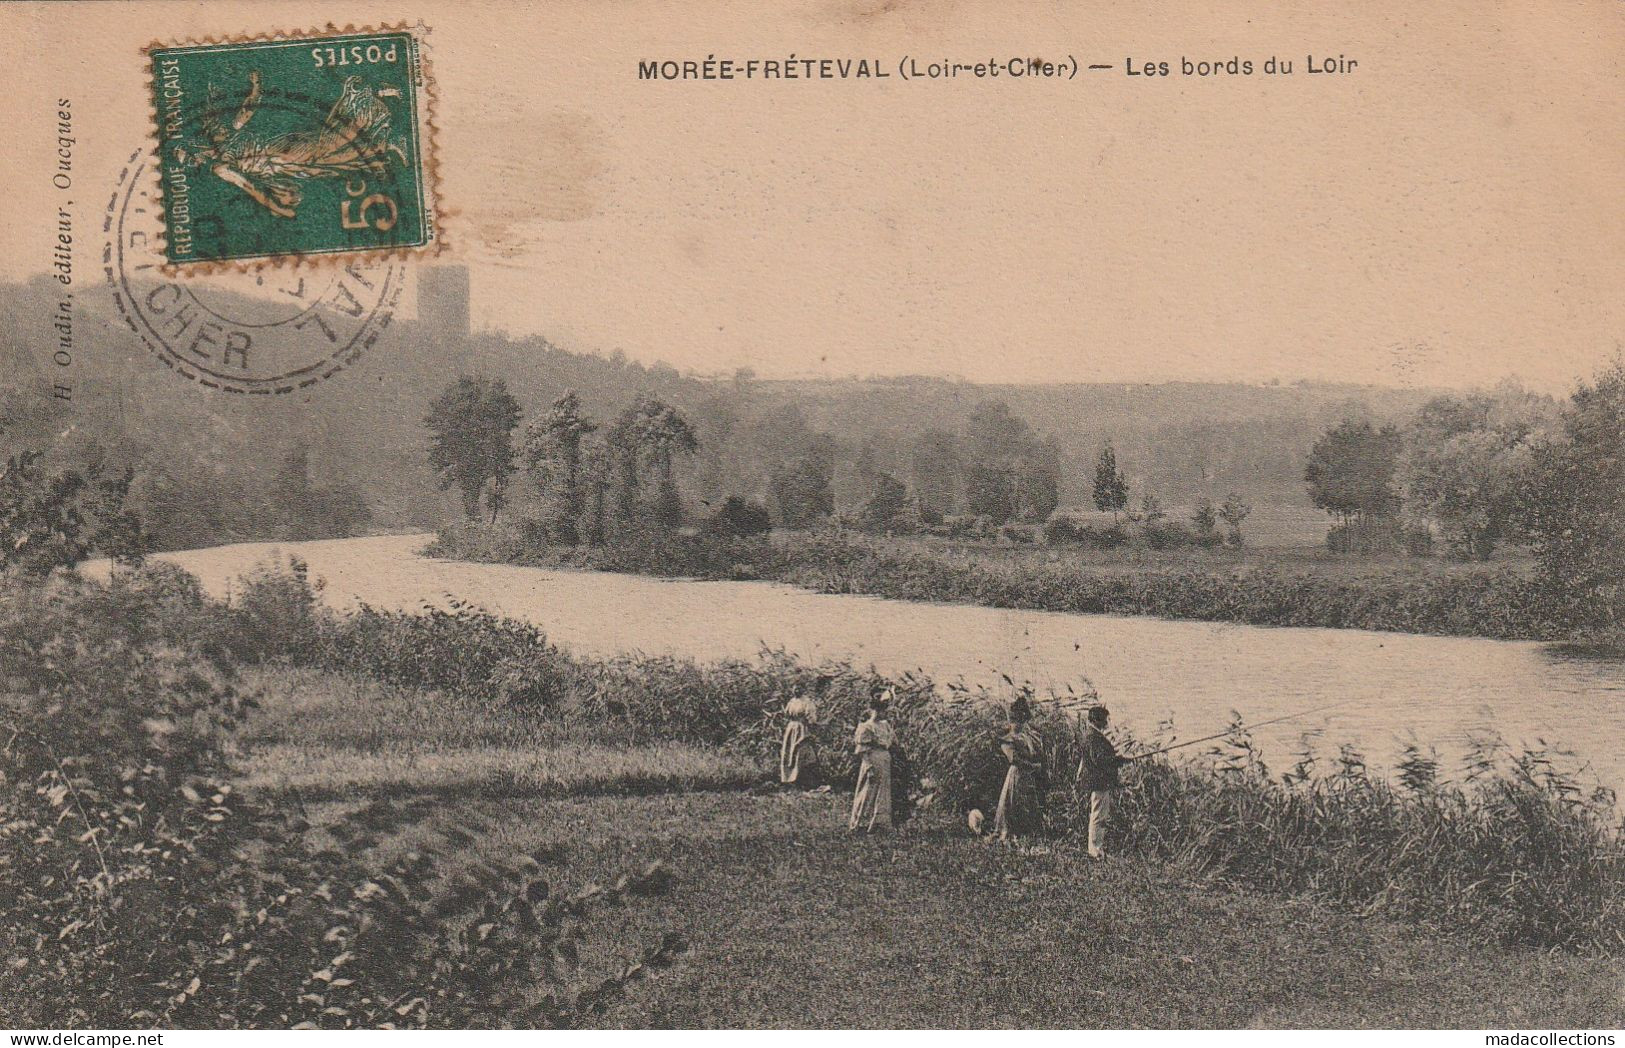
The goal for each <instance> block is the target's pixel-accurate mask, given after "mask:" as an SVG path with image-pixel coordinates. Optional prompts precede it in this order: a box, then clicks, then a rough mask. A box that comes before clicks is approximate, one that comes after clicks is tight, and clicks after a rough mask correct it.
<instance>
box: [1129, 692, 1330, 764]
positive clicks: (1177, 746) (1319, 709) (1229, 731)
mask: <svg viewBox="0 0 1625 1048" xmlns="http://www.w3.org/2000/svg"><path fill="white" fill-rule="evenodd" d="M1357 701H1359V700H1357V699H1344V700H1342V701H1341V702H1333V703H1328V704H1327V705H1325V706H1316V707H1315V708H1314V709H1312V710H1299V711H1298V712H1296V713H1288V714H1284V715H1282V716H1280V717H1271V718H1270V719H1269V720H1261V721H1256V722H1254V723H1252V724H1237V725H1234V726H1232V727H1229V728H1226V729H1225V730H1224V731H1221V732H1216V733H1215V734H1212V735H1204V736H1202V737H1201V738H1200V739H1191V740H1189V741H1187V742H1176V743H1174V744H1173V745H1172V746H1164V747H1163V748H1162V749H1160V750H1152V751H1151V752H1149V753H1136V754H1135V755H1134V756H1132V757H1130V758H1128V759H1129V760H1132V761H1137V760H1142V759H1144V758H1146V757H1155V756H1156V755H1157V754H1159V753H1168V752H1169V751H1171V750H1182V749H1184V748H1185V747H1186V746H1195V745H1197V744H1198V743H1202V742H1212V741H1213V740H1214V739H1222V738H1225V737H1227V736H1230V735H1234V734H1236V733H1237V732H1242V731H1252V730H1253V729H1254V728H1263V727H1266V726H1268V725H1271V724H1280V723H1281V722H1282V721H1289V720H1296V719H1297V718H1299V717H1307V716H1309V715H1310V714H1314V713H1325V712H1326V711H1327V710H1335V709H1337V708H1338V707H1339V706H1347V705H1348V704H1350V703H1351V702H1357Z"/></svg>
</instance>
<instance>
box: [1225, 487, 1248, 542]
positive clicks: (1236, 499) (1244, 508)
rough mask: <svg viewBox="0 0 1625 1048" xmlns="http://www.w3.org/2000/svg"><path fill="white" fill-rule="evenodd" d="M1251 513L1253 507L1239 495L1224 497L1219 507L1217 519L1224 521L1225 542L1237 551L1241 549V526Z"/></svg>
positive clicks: (1232, 494)
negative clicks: (1225, 530) (1226, 530)
mask: <svg viewBox="0 0 1625 1048" xmlns="http://www.w3.org/2000/svg"><path fill="white" fill-rule="evenodd" d="M1252 512H1253V507H1252V506H1251V505H1250V504H1249V503H1247V502H1246V501H1244V500H1243V499H1242V497H1241V496H1240V495H1237V494H1236V493H1234V492H1231V493H1230V494H1228V495H1226V496H1225V497H1224V502H1223V503H1222V504H1221V505H1220V506H1219V519H1220V520H1222V521H1224V526H1225V527H1226V528H1227V529H1229V531H1228V533H1227V534H1226V535H1225V537H1224V540H1225V541H1226V542H1228V543H1229V544H1230V545H1232V546H1235V547H1237V548H1238V549H1239V548H1240V547H1241V543H1242V538H1241V525H1242V522H1243V521H1245V520H1246V519H1247V518H1248V517H1250V516H1251V515H1252Z"/></svg>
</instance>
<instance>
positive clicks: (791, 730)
mask: <svg viewBox="0 0 1625 1048" xmlns="http://www.w3.org/2000/svg"><path fill="white" fill-rule="evenodd" d="M784 713H785V716H786V717H788V718H789V721H788V722H787V723H786V724H785V726H784V737H783V738H782V739H781V740H780V741H779V784H780V785H781V786H794V787H797V788H799V789H804V790H805V789H811V788H813V787H814V786H815V785H817V784H816V783H814V782H813V781H812V780H813V777H814V775H815V774H816V773H815V772H814V770H813V752H812V750H813V734H812V727H813V725H815V724H817V723H818V703H817V702H815V701H813V700H812V699H810V698H807V697H805V696H801V697H798V698H794V699H791V700H790V703H789V705H787V706H785V708H784Z"/></svg>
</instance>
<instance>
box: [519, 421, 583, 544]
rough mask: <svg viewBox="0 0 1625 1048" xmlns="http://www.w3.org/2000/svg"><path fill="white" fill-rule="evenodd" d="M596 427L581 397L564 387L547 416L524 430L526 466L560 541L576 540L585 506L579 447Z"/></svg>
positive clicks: (572, 541) (571, 541) (573, 541)
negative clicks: (546, 505)
mask: <svg viewBox="0 0 1625 1048" xmlns="http://www.w3.org/2000/svg"><path fill="white" fill-rule="evenodd" d="M597 429H598V426H597V424H596V423H594V422H592V421H591V420H590V419H588V418H587V417H586V416H584V415H583V414H582V413H581V398H580V397H579V396H577V395H576V391H575V390H573V389H567V390H565V391H564V394H563V395H562V396H560V397H559V398H558V399H557V400H555V401H553V405H552V407H550V408H549V409H548V412H547V414H546V415H543V416H542V417H541V418H540V419H537V420H536V421H535V422H532V423H531V424H530V426H528V427H527V428H526V430H525V442H524V458H525V466H526V468H527V469H528V470H529V471H530V474H531V477H532V478H533V479H534V480H535V482H536V486H537V488H538V489H539V490H540V491H541V493H542V496H543V498H545V499H547V500H548V503H549V516H550V518H551V519H550V521H549V523H550V525H551V527H552V529H553V531H554V533H555V534H556V535H557V536H558V538H559V540H560V541H563V542H568V543H572V544H573V543H575V542H576V541H577V538H578V535H577V523H578V522H579V521H580V519H581V514H582V512H583V511H584V510H585V508H586V491H585V489H584V487H583V482H582V475H581V455H582V451H581V446H582V441H583V440H585V439H586V437H587V436H588V435H589V434H591V433H592V432H594V431H595V430H597Z"/></svg>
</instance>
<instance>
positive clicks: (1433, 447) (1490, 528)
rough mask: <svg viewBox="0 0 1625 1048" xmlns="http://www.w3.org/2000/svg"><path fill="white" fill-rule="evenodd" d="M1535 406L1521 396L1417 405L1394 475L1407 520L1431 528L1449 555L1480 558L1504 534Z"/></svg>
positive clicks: (1530, 454)
mask: <svg viewBox="0 0 1625 1048" xmlns="http://www.w3.org/2000/svg"><path fill="white" fill-rule="evenodd" d="M1540 406H1541V404H1540V400H1539V399H1538V398H1532V397H1529V396H1527V395H1526V394H1523V393H1521V391H1520V392H1518V393H1516V394H1514V395H1511V396H1502V397H1490V396H1485V395H1483V394H1474V395H1472V396H1466V397H1456V396H1443V397H1435V398H1434V399H1433V400H1430V401H1428V402H1427V403H1426V404H1425V405H1423V407H1422V410H1421V411H1420V412H1418V413H1417V417H1416V420H1415V421H1414V422H1413V423H1412V424H1411V426H1410V428H1409V430H1408V431H1407V432H1406V446H1405V451H1404V454H1403V455H1401V457H1400V462H1399V469H1398V473H1397V480H1398V484H1399V488H1400V491H1401V492H1402V494H1403V498H1404V503H1405V509H1406V511H1407V513H1409V514H1415V515H1417V516H1420V517H1423V518H1426V519H1427V520H1431V521H1433V522H1434V523H1436V524H1438V525H1439V527H1440V528H1441V530H1442V531H1443V532H1444V534H1445V537H1446V539H1447V540H1448V541H1449V543H1450V546H1451V548H1452V549H1453V550H1454V551H1455V552H1456V553H1457V554H1459V555H1461V556H1474V557H1478V558H1479V559H1481V560H1483V559H1488V557H1489V555H1490V553H1491V552H1492V551H1493V550H1494V548H1495V544H1496V543H1497V542H1499V541H1500V540H1501V539H1502V538H1503V537H1504V536H1505V535H1506V534H1507V533H1508V532H1509V531H1510V530H1511V529H1512V527H1513V519H1514V517H1515V515H1516V511H1517V504H1518V499H1519V497H1520V493H1521V492H1522V491H1523V490H1524V489H1525V488H1526V487H1527V484H1528V476H1527V474H1528V471H1529V469H1530V467H1531V466H1532V464H1533V460H1534V446H1533V439H1534V438H1535V436H1536V433H1537V431H1538V429H1539V427H1540V426H1541V424H1542V419H1540V418H1539V413H1540V412H1539V408H1540Z"/></svg>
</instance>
